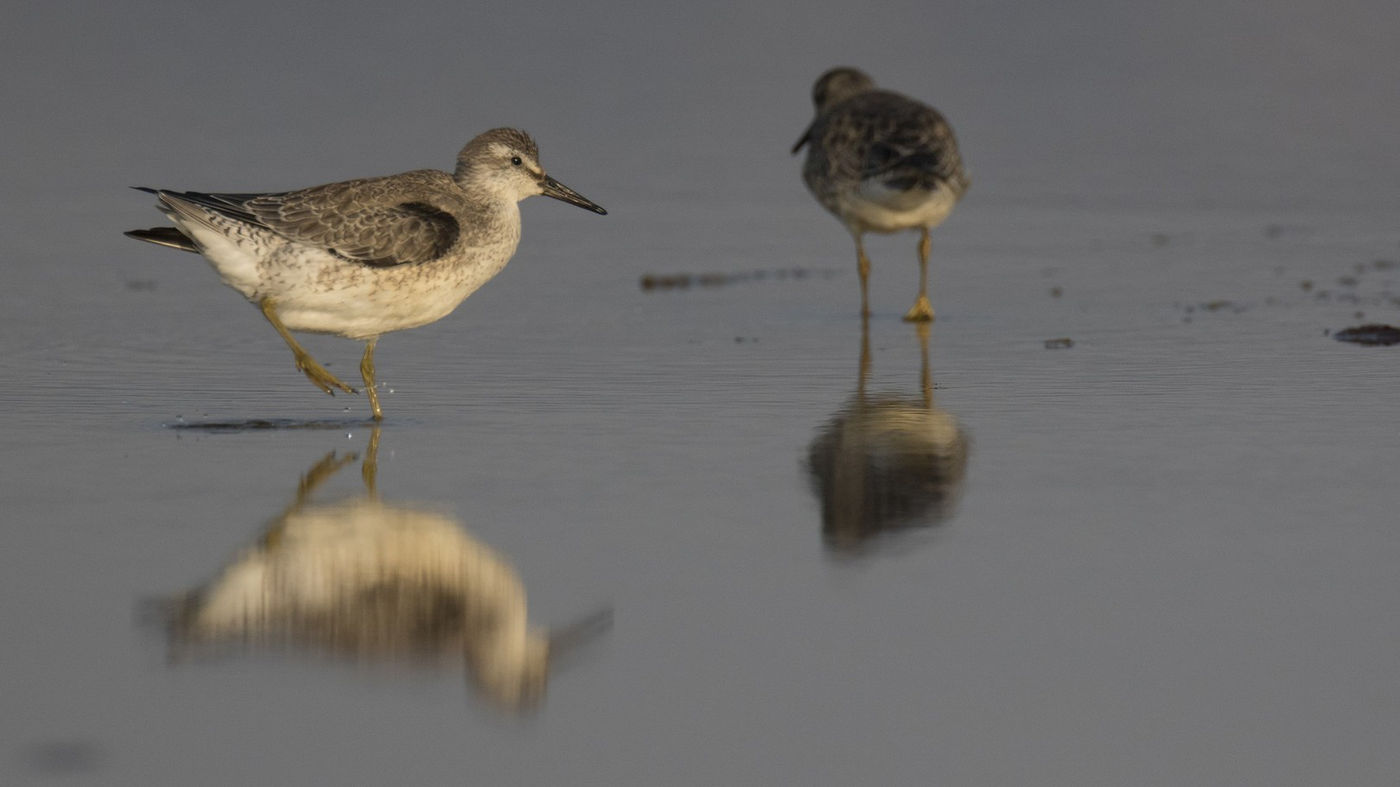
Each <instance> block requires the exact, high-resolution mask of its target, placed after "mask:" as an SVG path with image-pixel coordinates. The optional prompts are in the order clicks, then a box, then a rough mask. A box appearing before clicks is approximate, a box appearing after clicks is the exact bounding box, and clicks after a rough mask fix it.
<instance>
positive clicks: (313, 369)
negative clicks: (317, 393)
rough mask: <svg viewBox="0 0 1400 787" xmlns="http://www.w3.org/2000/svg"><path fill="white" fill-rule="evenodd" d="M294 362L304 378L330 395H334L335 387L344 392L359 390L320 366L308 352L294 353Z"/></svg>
mask: <svg viewBox="0 0 1400 787" xmlns="http://www.w3.org/2000/svg"><path fill="white" fill-rule="evenodd" d="M296 362H297V370H298V371H300V372H301V373H302V374H304V375H306V379H308V380H310V381H311V384H312V385H315V386H316V387H317V388H320V389H321V390H322V391H325V392H326V393H328V394H330V395H331V396H335V389H336V388H339V389H340V390H342V391H344V392H346V393H359V391H356V390H355V389H354V388H351V387H350V386H348V385H346V384H345V383H342V382H341V381H340V380H339V379H337V378H336V376H335V375H333V374H331V373H330V372H328V371H326V367H324V366H322V365H321V364H320V363H319V362H317V360H316V359H315V358H312V357H311V355H310V354H308V353H298V354H297V355H296Z"/></svg>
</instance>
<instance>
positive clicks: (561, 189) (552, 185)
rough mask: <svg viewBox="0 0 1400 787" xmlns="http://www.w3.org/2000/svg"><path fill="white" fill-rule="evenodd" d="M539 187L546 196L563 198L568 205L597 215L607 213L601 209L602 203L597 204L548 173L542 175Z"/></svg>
mask: <svg viewBox="0 0 1400 787" xmlns="http://www.w3.org/2000/svg"><path fill="white" fill-rule="evenodd" d="M540 188H541V189H543V192H542V193H543V194H544V195H545V196H546V197H553V198H555V199H557V200H563V201H564V202H567V203H569V204H570V205H577V206H579V207H580V208H587V209H588V210H591V211H593V212H594V213H597V214H598V215H599V216H606V215H608V212H607V211H606V210H603V206H602V205H599V204H598V203H596V202H594V201H593V200H591V199H589V198H587V197H585V196H583V195H582V194H580V193H578V192H577V191H574V190H573V189H571V188H569V187H568V186H565V185H564V184H563V183H560V182H559V181H557V180H555V179H554V178H551V177H549V176H548V175H546V176H545V177H544V181H543V182H541V183H540Z"/></svg>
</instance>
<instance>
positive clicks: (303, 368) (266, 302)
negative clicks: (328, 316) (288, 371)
mask: <svg viewBox="0 0 1400 787" xmlns="http://www.w3.org/2000/svg"><path fill="white" fill-rule="evenodd" d="M258 308H259V309H262V313H263V316H264V317H266V318H267V321H268V322H270V323H272V327H273V328H276V329H277V333H278V335H280V336H281V337H282V341H284V342H286V343H287V346H288V347H290V348H291V350H292V356H293V357H294V358H296V363H297V370H298V371H300V372H301V373H302V374H304V375H306V377H307V379H309V380H310V381H311V382H312V383H313V384H314V385H315V386H316V387H317V388H320V389H321V390H322V391H325V392H326V393H328V394H330V395H332V396H334V395H335V391H334V390H333V389H335V388H339V389H340V390H342V391H344V392H346V393H357V391H356V390H355V389H354V388H351V387H350V386H348V385H346V384H345V383H342V382H341V381H340V380H338V379H336V377H335V375H333V374H331V373H330V372H328V371H326V367H324V366H322V365H321V364H320V363H318V362H317V361H316V359H315V358H312V357H311V353H309V352H307V351H306V350H304V349H302V346H301V345H300V344H297V340H296V339H293V338H292V334H291V332H290V331H288V330H287V326H285V325H283V324H282V321H281V320H279V319H277V304H275V303H273V301H272V299H271V298H263V299H262V300H261V301H258Z"/></svg>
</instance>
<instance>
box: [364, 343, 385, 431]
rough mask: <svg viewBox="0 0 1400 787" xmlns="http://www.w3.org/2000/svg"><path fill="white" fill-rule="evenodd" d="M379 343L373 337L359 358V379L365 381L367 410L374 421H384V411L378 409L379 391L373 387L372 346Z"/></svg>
mask: <svg viewBox="0 0 1400 787" xmlns="http://www.w3.org/2000/svg"><path fill="white" fill-rule="evenodd" d="M378 341H379V337H378V336H375V337H374V338H372V339H370V340H369V341H367V342H365V354H364V357H362V358H360V379H361V380H364V381H365V393H367V394H369V409H370V410H371V411H373V412H374V420H376V421H382V420H384V411H382V410H380V409H379V391H378V390H377V389H376V388H375V386H374V345H375V344H376V343H377V342H378Z"/></svg>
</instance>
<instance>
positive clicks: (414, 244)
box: [126, 128, 607, 421]
mask: <svg viewBox="0 0 1400 787" xmlns="http://www.w3.org/2000/svg"><path fill="white" fill-rule="evenodd" d="M136 188H138V189H139V190H140V191H145V192H148V193H151V194H155V195H156V198H157V203H156V207H157V208H159V209H160V210H161V212H163V213H164V214H165V215H166V217H168V218H169V219H170V220H171V221H172V222H174V224H175V226H174V227H155V228H152V229H147V230H132V231H130V232H128V233H126V234H127V235H128V236H130V237H132V238H136V239H137V240H143V241H147V242H149V243H155V244H158V245H161V246H169V247H171V248H174V249H180V250H182V251H192V252H197V253H199V254H202V255H204V257H205V259H207V260H208V261H209V263H210V264H211V265H213V267H214V270H215V271H217V272H218V274H219V276H220V278H222V279H223V280H224V283H225V284H227V285H229V286H230V287H232V288H234V289H235V290H238V291H239V292H241V293H243V295H244V297H246V298H247V299H248V300H250V301H252V302H253V303H255V304H257V305H258V308H259V309H261V310H262V314H263V316H264V317H266V318H267V321H268V322H270V323H272V327H273V328H275V329H276V330H277V333H278V334H280V335H281V337H282V339H283V341H285V342H286V343H287V346H288V347H290V348H291V350H292V355H293V356H294V357H295V359H296V367H297V369H298V370H300V371H301V372H302V373H304V374H305V375H306V376H307V378H309V379H310V380H311V382H312V383H314V384H315V385H316V387H318V388H320V389H321V390H322V391H325V392H326V393H328V394H332V395H334V394H335V391H336V389H339V390H341V391H345V392H346V393H356V391H355V389H354V388H351V387H350V386H348V385H346V384H345V383H343V382H341V381H340V380H339V379H337V378H336V377H335V375H333V374H331V373H330V372H329V371H327V370H326V368H325V367H323V366H322V365H321V364H320V363H318V362H317V361H316V359H315V358H312V357H311V355H310V353H308V352H307V351H306V350H305V349H303V348H302V347H301V345H300V344H298V343H297V341H296V339H294V338H292V334H291V331H307V332H311V333H329V334H336V335H339V336H344V337H346V338H350V339H360V340H363V341H364V342H365V351H364V355H363V357H362V358H361V360H360V377H361V378H362V379H363V380H364V385H365V392H366V393H367V394H368V395H369V402H370V409H371V410H372V411H373V414H374V419H375V420H376V421H378V420H380V419H382V418H383V417H384V414H383V411H382V410H381V409H380V407H379V395H378V393H377V392H376V391H375V382H374V346H375V343H376V342H378V340H379V337H380V335H382V334H385V333H388V332H390V331H402V330H405V329H408V328H417V327H419V326H422V325H427V324H428V323H431V322H435V321H437V320H440V319H442V318H443V317H446V316H447V315H448V314H450V313H451V312H452V310H453V309H455V308H457V305H458V304H460V303H461V302H462V301H463V300H465V299H466V297H467V296H468V295H471V294H472V293H473V292H475V291H476V289H477V288H479V287H480V286H481V285H483V284H485V283H486V282H487V281H489V280H490V279H491V278H492V277H493V276H495V275H496V274H497V273H500V272H501V269H502V268H504V267H505V265H506V263H507V262H508V261H509V260H510V258H511V256H512V255H513V254H515V248H516V246H517V245H518V244H519V242H520V206H519V204H518V203H519V202H520V201H521V200H523V199H525V198H526V197H530V196H534V195H535V194H543V195H545V196H547V197H553V198H555V199H558V200H563V201H564V202H567V203H569V204H571V205H577V206H579V207H581V208H587V209H588V210H591V211H593V212H594V213H598V214H601V215H606V214H607V211H606V210H603V208H601V207H600V206H598V205H597V204H596V203H594V202H592V201H591V200H589V199H587V198H585V197H584V196H583V195H581V194H579V193H578V192H576V191H574V190H573V189H571V188H569V187H567V186H565V185H564V184H562V183H560V182H559V181H557V180H555V179H554V178H552V177H550V176H548V175H546V174H545V171H544V169H543V168H542V167H541V166H540V162H539V150H538V148H536V146H535V141H534V140H533V139H531V138H530V136H529V135H528V134H526V133H525V132H523V131H519V130H516V129H510V128H498V129H493V130H491V131H487V132H486V133H484V134H481V135H480V136H478V137H476V138H475V139H473V140H472V141H471V142H468V143H467V145H466V147H464V148H462V152H461V153H459V154H458V155H457V167H456V169H455V170H454V171H453V172H452V173H450V174H449V173H446V172H439V171H437V170H427V169H424V170H415V171H413V172H405V173H402V174H399V175H390V176H387V177H378V178H362V179H359V180H347V181H344V182H341V183H329V184H326V185H324V186H315V187H312V188H308V189H301V190H299V191H288V192H281V193H267V194H204V193H201V192H197V191H171V190H167V189H152V188H146V187H142V186H138V187H136Z"/></svg>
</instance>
